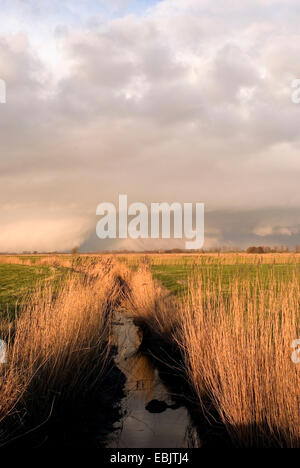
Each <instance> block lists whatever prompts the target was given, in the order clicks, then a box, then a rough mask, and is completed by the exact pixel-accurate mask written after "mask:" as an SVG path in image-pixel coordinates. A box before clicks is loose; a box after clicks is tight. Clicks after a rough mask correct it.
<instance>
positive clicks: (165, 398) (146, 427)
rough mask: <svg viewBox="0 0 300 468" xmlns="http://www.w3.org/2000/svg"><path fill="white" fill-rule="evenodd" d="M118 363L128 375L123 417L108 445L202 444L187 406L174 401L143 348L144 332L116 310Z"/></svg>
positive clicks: (120, 403)
mask: <svg viewBox="0 0 300 468" xmlns="http://www.w3.org/2000/svg"><path fill="white" fill-rule="evenodd" d="M113 336H114V341H115V344H116V347H117V354H116V356H115V364H116V365H117V367H118V368H119V369H120V371H121V372H122V374H124V375H125V377H126V383H125V388H124V397H123V398H122V400H121V401H120V402H119V410H120V419H119V420H118V421H117V422H115V423H114V426H113V431H112V432H111V433H110V434H109V436H108V438H107V441H106V444H105V445H106V447H108V448H187V447H200V446H201V444H200V442H199V439H198V435H197V431H196V429H195V428H194V426H193V424H192V422H191V419H190V416H189V412H188V410H187V409H186V407H185V406H184V405H183V404H181V403H178V398H176V401H174V399H173V397H172V394H171V393H170V391H168V389H167V387H166V386H165V385H164V383H163V382H162V380H161V378H160V376H159V372H158V370H157V369H156V368H155V366H154V365H153V363H152V362H151V361H150V359H149V358H148V357H147V356H145V355H143V354H142V353H140V352H139V346H140V344H141V341H142V335H141V332H140V330H139V328H138V327H136V326H135V324H134V322H133V319H132V318H131V317H128V316H125V315H123V314H121V313H116V314H115V317H114V322H113Z"/></svg>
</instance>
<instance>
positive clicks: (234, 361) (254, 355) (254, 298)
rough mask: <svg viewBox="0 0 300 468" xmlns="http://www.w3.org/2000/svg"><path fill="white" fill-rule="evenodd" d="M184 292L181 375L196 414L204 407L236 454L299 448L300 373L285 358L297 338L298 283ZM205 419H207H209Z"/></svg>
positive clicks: (241, 283) (193, 288)
mask: <svg viewBox="0 0 300 468" xmlns="http://www.w3.org/2000/svg"><path fill="white" fill-rule="evenodd" d="M221 282H222V279H221V278H220V281H219V284H217V285H216V282H214V283H206V285H205V287H203V284H202V283H201V278H200V279H198V281H197V282H196V283H194V284H192V285H191V286H190V297H189V298H188V299H187V300H186V302H185V304H184V305H182V308H181V318H182V328H181V333H180V335H179V336H177V341H178V343H179V345H180V346H182V348H183V351H184V355H185V363H186V371H187V375H188V377H189V380H190V382H191V385H192V386H193V388H194V390H195V393H196V395H197V396H198V398H199V401H200V403H201V404H202V408H203V410H204V411H206V408H207V402H208V401H210V402H211V403H212V405H213V408H214V409H215V410H216V412H217V414H218V415H219V416H220V418H221V420H222V422H223V423H224V425H225V426H226V428H227V431H228V433H229V435H230V437H231V439H232V442H233V443H234V444H235V445H237V446H241V447H258V446H262V447H273V446H275V447H299V446H300V400H299V395H300V393H299V390H300V368H299V365H298V366H297V365H295V364H294V363H293V362H292V359H291V353H292V349H291V344H292V342H293V340H294V339H295V338H297V337H298V336H299V318H300V317H299V304H300V287H299V279H298V278H297V277H294V279H293V280H292V281H288V282H285V281H281V282H280V283H278V282H275V280H274V279H273V280H270V282H269V287H268V288H267V289H266V288H263V287H261V285H260V282H259V281H256V282H255V283H254V284H251V283H250V281H249V280H242V281H241V280H240V279H238V278H237V279H236V280H235V281H234V282H233V283H232V284H231V286H230V289H229V291H227V293H226V294H224V291H223V290H222V284H221ZM209 416H210V415H209V414H208V417H209Z"/></svg>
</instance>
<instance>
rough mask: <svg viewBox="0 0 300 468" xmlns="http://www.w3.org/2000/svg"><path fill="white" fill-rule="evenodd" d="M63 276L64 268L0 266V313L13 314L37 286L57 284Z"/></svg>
mask: <svg viewBox="0 0 300 468" xmlns="http://www.w3.org/2000/svg"><path fill="white" fill-rule="evenodd" d="M65 275H66V269H64V268H54V267H52V266H45V265H36V266H35V265H32V266H28V265H16V264H0V313H1V314H2V316H3V314H5V313H8V314H10V315H11V314H13V313H14V311H15V310H16V309H17V308H18V305H19V304H20V302H21V301H22V300H24V299H26V297H28V295H30V293H31V292H33V291H34V290H35V288H36V287H37V286H38V285H46V284H49V283H50V282H53V283H55V284H57V283H58V282H59V280H60V279H62V278H63V277H64V276H65Z"/></svg>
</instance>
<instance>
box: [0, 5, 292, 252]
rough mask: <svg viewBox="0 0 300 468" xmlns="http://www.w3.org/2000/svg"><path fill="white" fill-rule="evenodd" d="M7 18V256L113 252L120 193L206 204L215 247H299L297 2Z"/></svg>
mask: <svg viewBox="0 0 300 468" xmlns="http://www.w3.org/2000/svg"><path fill="white" fill-rule="evenodd" d="M0 7H1V10H0V11H1V22H0V78H1V79H3V80H5V81H6V85H7V103H6V104H0V213H1V218H0V251H8V250H9V251H23V250H65V249H70V248H72V247H73V246H75V245H81V246H82V249H86V250H94V249H101V248H108V247H110V246H111V245H110V244H109V243H107V242H105V243H103V242H101V241H100V240H97V239H96V238H95V234H94V233H95V226H96V221H97V219H96V216H95V212H96V207H97V205H98V204H99V203H100V202H115V201H117V197H118V194H119V193H125V194H128V198H129V201H132V202H134V201H141V202H145V203H150V202H160V201H168V202H173V201H179V202H196V201H198V202H204V203H205V206H206V247H212V246H215V245H223V244H227V245H234V246H240V247H245V246H248V245H249V244H256V245H259V244H264V245H267V244H289V245H291V246H292V245H295V244H300V190H299V180H300V151H299V150H300V125H299V123H300V104H299V105H296V104H293V103H292V101H291V92H292V90H291V82H292V81H293V80H294V79H296V78H300V60H299V57H300V54H299V52H300V50H299V49H300V45H299V44H300V32H299V17H300V2H299V1H298V0H243V1H238V0H223V1H222V2H221V1H218V0H161V1H150V0H139V1H130V0H102V1H100V0H39V1H38V2H37V1H30V0H28V1H26V0H0ZM114 246H115V247H128V246H130V247H131V248H143V247H145V245H144V244H143V243H141V242H137V243H132V241H131V243H129V244H126V242H125V243H124V242H123V243H115V244H114ZM153 246H154V244H153ZM155 246H156V247H157V244H156V245H155ZM163 246H165V245H163ZM147 247H149V244H147Z"/></svg>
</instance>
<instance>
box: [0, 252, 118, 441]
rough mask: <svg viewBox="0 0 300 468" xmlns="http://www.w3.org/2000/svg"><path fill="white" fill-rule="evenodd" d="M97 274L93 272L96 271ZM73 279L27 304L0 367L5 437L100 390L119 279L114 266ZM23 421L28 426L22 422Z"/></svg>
mask: <svg viewBox="0 0 300 468" xmlns="http://www.w3.org/2000/svg"><path fill="white" fill-rule="evenodd" d="M94 270H95V269H94ZM94 270H93V273H94V274H93V275H92V276H89V275H77V276H70V277H69V279H68V280H67V281H64V282H63V283H62V284H61V286H60V288H58V289H57V288H56V289H55V291H54V290H53V289H52V288H51V287H46V288H45V287H43V288H41V289H40V290H39V291H37V292H36V293H35V294H34V295H33V296H32V297H31V298H30V301H28V300H27V301H25V303H24V305H23V307H21V311H20V314H19V316H18V317H17V318H16V320H15V323H14V328H13V330H12V331H11V332H10V331H8V332H7V336H6V337H3V338H5V339H6V340H7V343H8V348H7V363H6V364H2V365H1V366H0V423H1V432H2V434H1V435H2V436H3V431H4V430H6V425H8V430H11V428H10V425H11V424H12V422H13V421H17V425H18V427H20V425H22V424H23V423H25V424H26V419H27V418H26V417H25V418H24V415H25V414H26V412H29V413H30V416H31V417H32V416H33V419H34V420H35V421H41V420H42V419H43V418H45V417H46V416H47V412H49V411H50V407H51V405H52V403H53V401H54V400H55V399H56V400H59V401H60V402H68V405H70V404H71V402H72V401H74V400H76V399H78V398H80V400H84V399H85V397H86V396H87V395H90V394H91V392H92V391H93V390H94V389H95V388H97V386H98V385H99V382H101V379H102V377H103V373H104V371H105V369H106V365H107V363H108V359H109V351H110V335H109V330H110V320H111V313H110V312H111V311H112V310H113V309H114V307H117V306H118V304H119V301H120V294H122V288H121V284H120V281H119V273H118V269H117V267H115V266H114V265H113V264H112V263H111V262H110V261H103V262H98V266H97V274H95V271H94ZM23 419H24V421H23Z"/></svg>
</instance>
